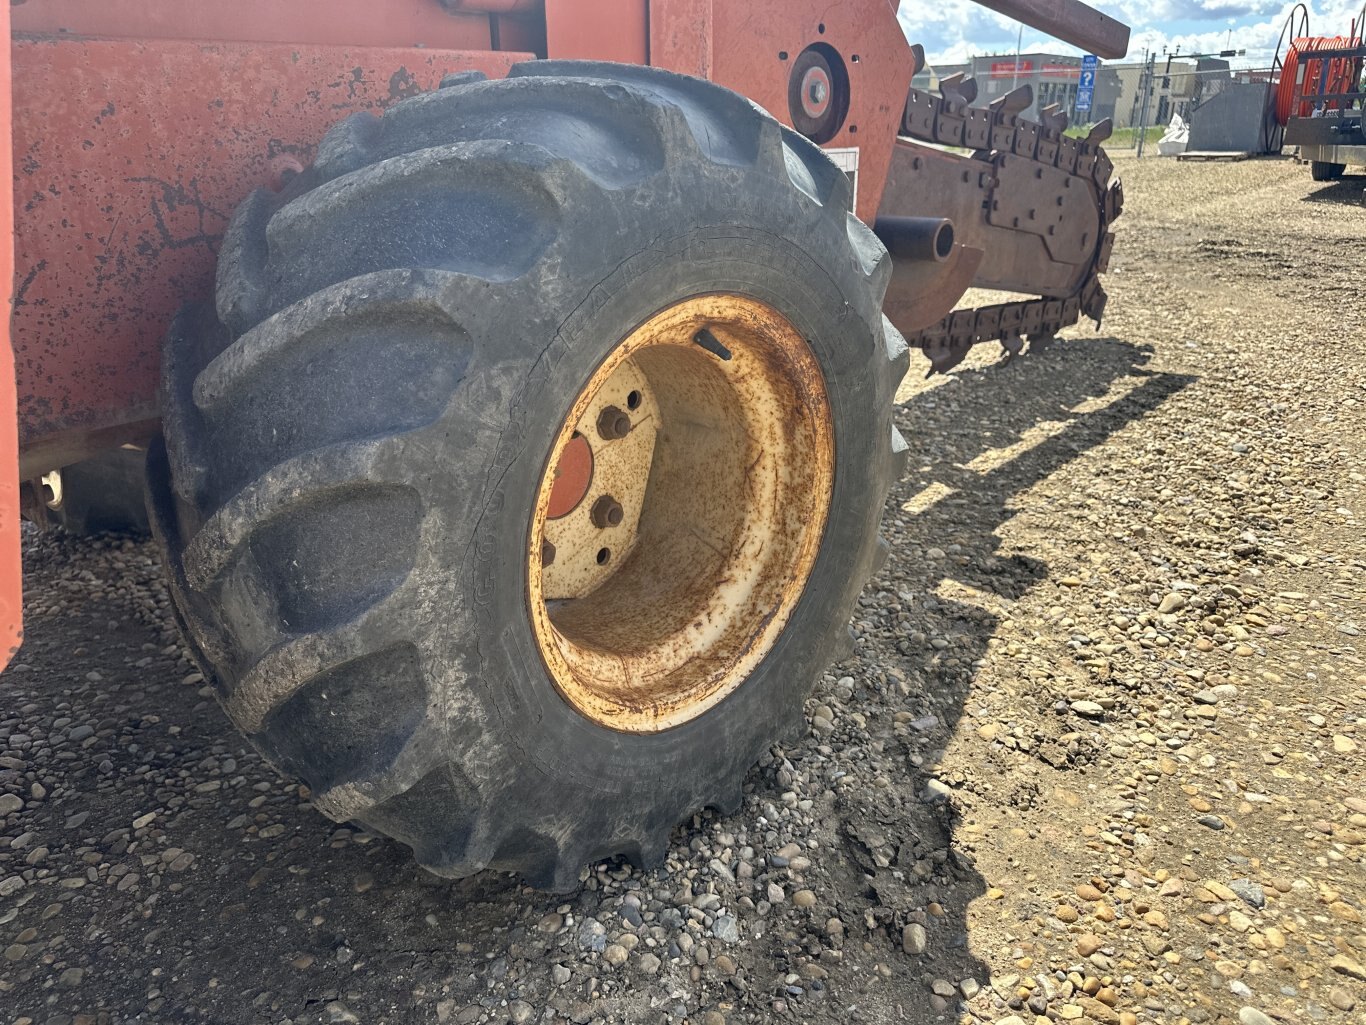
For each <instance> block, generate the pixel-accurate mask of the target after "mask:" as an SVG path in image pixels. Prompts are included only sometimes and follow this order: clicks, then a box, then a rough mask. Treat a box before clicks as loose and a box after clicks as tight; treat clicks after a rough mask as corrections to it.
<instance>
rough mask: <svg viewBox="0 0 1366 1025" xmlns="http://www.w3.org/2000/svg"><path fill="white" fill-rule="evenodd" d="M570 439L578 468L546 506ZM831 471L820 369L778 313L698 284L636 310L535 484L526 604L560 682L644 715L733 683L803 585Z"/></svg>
mask: <svg viewBox="0 0 1366 1025" xmlns="http://www.w3.org/2000/svg"><path fill="white" fill-rule="evenodd" d="M604 413H606V414H607V416H606V418H605V419H604ZM623 414H624V415H625V416H626V417H628V418H629V420H630V424H629V427H626V425H625V424H624V422H623V421H621V420H620V416H621V415H623ZM603 422H611V423H613V424H615V425H616V426H615V428H614V429H612V430H609V431H603V430H601V429H600V425H601V423H603ZM584 439H586V440H587V442H588V444H589V445H590V446H591V449H592V463H591V466H592V480H591V484H590V486H589V488H588V491H587V493H586V494H585V495H583V496H582V500H580V501H578V502H577V503H576V505H575V507H574V508H573V509H572V510H571V511H569V512H568V513H561V515H559V516H558V517H556V516H554V513H557V512H560V511H561V509H562V508H563V503H562V502H561V501H560V500H559V498H558V496H555V497H552V496H553V493H554V492H555V484H556V480H557V477H559V478H561V479H562V478H563V476H564V474H563V472H562V464H563V463H564V462H565V461H566V460H567V461H568V462H570V463H578V462H581V461H582V459H583V454H582V452H578V451H576V449H577V448H579V447H580V446H581V444H582V441H583V440H584ZM833 485H834V432H833V428H832V425H831V417H830V404H829V399H828V397H827V394H826V390H825V383H824V380H823V378H822V376H821V372H820V368H819V366H818V365H817V363H816V360H815V357H814V356H813V355H812V353H811V350H810V349H809V347H808V346H807V344H806V342H805V340H804V339H803V338H802V336H801V335H800V334H799V333H798V332H797V330H796V329H795V328H794V327H793V326H792V325H791V323H789V322H788V321H787V319H786V318H785V317H783V316H782V314H780V313H778V312H777V311H776V310H774V309H773V308H772V307H770V306H768V305H766V304H764V303H761V302H758V301H757V300H754V299H750V298H746V297H743V296H737V295H730V294H712V295H704V296H696V297H693V298H691V299H687V300H684V301H682V302H680V303H677V304H675V305H673V306H670V307H668V308H666V309H664V310H661V311H660V312H658V313H656V314H655V315H654V316H652V317H651V318H650V319H649V320H647V321H646V322H645V323H644V324H642V325H641V326H640V327H639V328H637V329H636V330H635V331H633V332H632V333H631V334H630V335H629V336H628V337H627V338H626V339H625V340H623V341H622V342H621V343H620V344H619V345H618V346H617V347H616V348H615V349H614V350H613V351H612V352H611V353H610V354H609V355H608V357H607V359H606V360H604V361H603V363H602V365H601V366H600V367H599V368H598V369H597V371H596V372H595V373H594V374H593V376H592V377H591V378H590V379H589V381H588V383H587V384H586V385H585V386H584V388H583V390H582V391H581V392H580V393H579V396H578V398H577V399H576V400H575V402H574V405H573V406H572V408H571V409H570V411H569V413H568V415H567V416H566V417H565V420H564V422H563V424H562V425H561V427H560V431H559V433H558V435H557V437H556V439H555V442H554V445H553V447H552V449H551V452H550V453H549V454H548V456H547V459H546V464H545V470H544V471H543V475H542V481H541V486H540V489H539V492H538V495H537V499H536V506H535V510H534V513H533V516H532V523H531V530H530V535H529V538H528V545H527V580H528V595H527V597H528V606H529V613H530V616H531V622H532V627H533V632H534V634H535V638H536V644H537V648H538V649H539V651H540V655H541V658H542V660H543V661H544V663H545V666H546V668H547V670H548V671H549V673H550V676H551V679H552V681H553V682H554V684H555V687H556V689H557V690H558V691H559V693H560V694H561V696H562V697H563V698H564V699H565V700H566V701H567V702H569V704H570V705H571V706H573V707H574V708H575V709H576V710H577V711H578V712H580V713H581V714H582V715H584V716H586V717H587V718H589V719H591V720H592V721H594V722H596V723H599V724H601V725H603V726H607V727H609V728H611V729H615V730H620V731H623V732H629V733H653V732H658V731H661V730H666V729H669V728H671V727H673V726H677V725H680V724H681V723H684V722H687V721H688V720H690V719H693V718H695V717H696V716H698V715H701V714H702V713H703V712H705V711H706V710H707V709H709V708H711V707H713V706H715V705H716V704H717V703H718V702H720V701H721V700H722V699H724V698H725V697H726V696H727V695H729V694H731V693H732V692H734V691H735V689H736V688H737V687H739V686H740V684H741V683H743V682H744V680H745V678H746V677H748V676H749V674H750V673H751V672H752V671H753V670H754V668H755V667H756V666H757V665H758V664H759V662H760V661H761V660H762V659H763V658H764V656H765V655H766V654H767V653H768V652H769V651H770V650H771V649H772V647H773V645H774V644H775V643H776V642H777V640H778V638H779V636H780V635H781V634H782V631H783V628H784V627H785V626H786V624H787V620H788V617H789V616H790V615H791V613H792V610H793V608H794V607H795V606H796V604H797V601H798V599H799V598H800V597H801V595H802V592H803V591H804V590H805V588H806V584H807V580H808V578H809V576H810V574H811V569H812V567H813V565H814V564H815V560H816V554H817V552H818V551H819V549H820V542H821V537H822V535H823V533H824V530H825V522H826V518H827V514H828V512H829V505H830V495H831V491H832V489H833ZM561 493H563V487H561ZM608 499H610V502H609V501H605V500H608ZM552 506H554V508H553V509H552ZM608 508H610V509H615V510H617V512H616V513H615V514H614V515H613V516H612V517H610V518H604V516H603V515H602V511H603V510H604V509H608ZM595 509H596V510H597V511H598V513H597V515H596V516H595V515H594V512H593V510H595ZM547 552H549V553H553V555H551V556H550V557H549V558H547Z"/></svg>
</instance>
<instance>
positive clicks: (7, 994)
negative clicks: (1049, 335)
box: [0, 157, 1366, 1025]
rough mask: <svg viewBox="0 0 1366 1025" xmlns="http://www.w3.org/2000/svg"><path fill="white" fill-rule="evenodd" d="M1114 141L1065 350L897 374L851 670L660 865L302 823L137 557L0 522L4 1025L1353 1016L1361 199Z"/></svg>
mask: <svg viewBox="0 0 1366 1025" xmlns="http://www.w3.org/2000/svg"><path fill="white" fill-rule="evenodd" d="M1119 163H1120V170H1121V173H1122V174H1123V175H1124V177H1125V185H1126V187H1127V191H1128V195H1129V209H1128V210H1127V211H1126V214H1125V216H1124V218H1123V219H1122V221H1121V224H1120V228H1121V231H1120V239H1119V243H1118V245H1117V247H1116V256H1115V260H1114V263H1113V266H1112V270H1111V273H1110V276H1109V279H1108V285H1109V288H1110V291H1111V306H1110V311H1111V313H1110V317H1109V319H1108V320H1107V321H1106V323H1105V326H1104V328H1103V330H1101V331H1100V332H1091V331H1089V330H1082V329H1077V330H1074V331H1072V332H1070V335H1069V337H1068V338H1066V339H1064V340H1061V341H1059V342H1058V343H1056V344H1055V345H1053V346H1052V347H1051V348H1050V349H1049V350H1048V351H1046V352H1044V353H1040V354H1036V355H1033V356H1030V357H1026V358H1024V359H1020V360H1016V361H1014V362H1012V363H1010V364H1009V365H1004V366H1002V365H999V364H995V363H993V362H992V360H993V359H994V357H993V354H991V353H983V354H982V355H981V357H980V358H978V357H974V358H973V359H972V360H970V361H969V362H968V363H967V364H965V365H964V366H963V367H961V368H959V370H958V371H956V372H955V373H953V374H951V375H949V376H948V377H942V378H938V379H935V380H932V381H929V382H923V381H911V382H908V385H907V386H906V388H905V389H903V393H902V395H901V399H902V405H901V409H900V415H899V420H900V425H901V428H902V431H903V433H905V435H906V436H907V437H908V438H909V439H911V441H912V446H913V450H914V453H915V455H914V457H913V459H912V461H911V464H910V467H909V471H908V474H907V478H906V479H905V480H904V481H902V482H901V484H900V486H899V487H898V488H897V489H896V492H895V494H894V495H893V498H892V500H891V502H890V503H889V506H888V526H889V528H890V530H889V533H890V536H891V539H892V540H893V542H894V549H893V555H892V558H891V559H890V560H889V563H888V565H887V567H886V569H885V570H884V571H883V573H882V574H881V576H880V577H879V578H878V579H877V580H876V581H875V582H874V584H873V585H872V586H870V587H869V589H868V590H867V592H866V593H865V595H864V597H863V599H862V605H861V608H860V611H859V614H858V617H857V619H856V621H855V628H856V631H857V633H858V642H857V645H856V654H855V656H854V657H853V658H852V659H851V660H849V661H848V662H846V663H844V664H842V665H840V666H837V667H835V668H834V669H833V670H832V671H831V672H830V673H829V674H828V675H827V676H826V677H825V678H824V680H823V682H822V683H821V685H820V687H819V689H818V691H817V693H816V695H815V696H814V697H813V699H812V701H811V702H810V705H809V707H808V712H809V719H810V731H809V733H808V734H807V735H806V736H805V737H804V738H803V739H802V741H801V742H800V743H799V744H796V745H795V746H793V747H791V748H789V749H786V750H775V751H774V752H773V753H772V755H771V757H769V758H768V759H767V760H766V761H765V762H764V764H762V765H761V766H759V767H757V768H756V769H755V770H754V771H753V772H752V773H751V774H750V777H749V779H748V781H747V784H746V791H747V799H746V801H745V804H744V807H743V808H742V810H741V811H740V812H739V813H738V814H736V815H734V816H731V817H729V818H722V817H717V816H713V815H703V816H700V817H698V818H697V819H695V820H694V821H692V822H691V823H689V824H686V825H685V826H683V827H681V828H680V829H678V830H677V831H676V832H675V835H674V842H673V845H672V847H671V850H670V854H669V858H668V861H667V864H666V865H665V866H664V867H663V868H661V869H659V870H658V871H654V872H650V873H645V874H642V873H638V872H633V871H632V870H630V869H629V868H627V867H625V866H623V865H620V864H604V865H598V866H595V867H594V868H593V869H592V870H591V871H590V872H588V873H586V875H585V881H584V884H583V886H582V888H581V889H580V890H579V891H578V892H576V893H574V894H572V895H570V896H567V897H563V896H561V897H554V896H548V895H546V894H542V893H538V892H535V891H531V890H528V889H526V888H525V887H523V886H522V885H520V884H519V882H518V881H517V880H516V879H513V878H509V877H505V876H497V875H492V874H487V873H486V874H485V875H483V876H480V877H476V878H474V879H470V880H464V881H461V882H458V883H451V882H448V881H445V880H440V879H437V878H435V877H431V876H428V875H426V874H425V873H423V872H422V871H421V870H419V869H416V868H415V867H413V866H412V865H411V864H410V862H409V860H408V858H407V856H406V852H405V849H404V848H402V847H401V846H399V845H398V844H395V843H391V842H388V841H386V840H383V839H380V838H376V837H372V836H369V835H367V834H365V833H362V832H357V831H355V830H353V829H350V828H345V827H342V828H338V827H337V826H335V825H333V824H331V823H328V822H327V821H326V820H324V819H323V818H322V817H321V816H319V815H318V814H316V813H315V812H313V811H312V809H311V808H310V807H309V804H308V799H307V794H306V793H305V792H301V790H300V789H299V788H298V787H297V786H296V785H294V784H292V783H290V782H289V781H287V780H284V779H281V778H280V777H279V776H277V775H276V774H275V773H274V771H273V770H272V769H271V768H270V767H269V766H268V765H266V764H264V763H263V762H262V760H261V759H260V758H259V757H258V756H257V755H255V754H254V753H253V752H252V751H251V750H250V749H249V748H248V747H247V746H246V745H245V744H244V743H243V742H242V741H241V740H240V739H239V738H238V736H237V735H236V734H235V733H233V732H232V731H231V729H230V728H229V726H228V725H227V723H226V721H225V719H224V718H223V717H222V716H221V714H220V713H219V712H218V710H217V709H216V708H215V707H214V703H213V701H212V699H211V696H210V692H209V690H208V689H207V688H206V687H205V686H204V682H203V680H202V679H201V678H200V677H199V676H198V674H196V673H195V672H194V670H193V667H192V666H191V665H190V663H189V662H188V661H187V659H186V657H185V654H184V652H183V650H182V648H181V647H180V645H179V643H178V640H177V637H176V634H175V631H174V628H173V626H172V623H171V618H170V614H169V611H168V608H167V604H166V595H165V590H164V588H163V585H162V581H161V577H160V571H159V567H158V564H157V559H156V555H155V552H154V550H153V548H152V546H151V545H150V544H148V543H145V542H137V541H133V540H127V539H121V538H113V539H109V538H106V539H96V540H73V539H70V538H66V537H63V536H46V537H39V536H30V537H29V538H28V539H27V541H26V548H25V561H26V572H27V582H28V596H27V600H28V608H27V614H28V640H27V642H26V644H25V646H24V649H23V650H22V651H21V652H20V655H19V657H18V659H17V661H16V663H15V664H14V665H12V666H11V667H10V669H9V670H8V671H6V672H5V673H4V675H3V676H0V948H3V958H0V1019H3V1020H4V1021H12V1022H16V1023H24V1025H27V1023H30V1022H51V1023H73V1022H79V1023H91V1022H124V1021H147V1022H181V1021H193V1020H202V1021H211V1022H223V1023H236V1022H242V1023H247V1022H252V1023H254V1022H262V1023H283V1022H300V1023H302V1022H366V1023H373V1022H452V1023H466V1025H467V1023H474V1022H498V1023H501V1022H505V1021H511V1022H515V1023H524V1022H564V1021H572V1022H576V1023H583V1022H609V1021H610V1022H631V1023H637V1022H661V1023H662V1022H671V1023H682V1022H692V1023H705V1025H722V1023H725V1022H732V1023H735V1022H757V1021H765V1022H767V1021H789V1020H790V1021H793V1022H820V1023H827V1022H840V1023H855V1022H870V1023H872V1022H900V1021H910V1022H953V1021H959V1022H971V1021H986V1022H1002V1023H1004V1025H1030V1023H1037V1025H1047V1023H1048V1022H1050V1021H1058V1020H1061V1021H1064V1022H1066V1021H1071V1020H1074V1019H1075V1020H1084V1021H1085V1020H1089V1021H1092V1022H1097V1023H1100V1025H1136V1023H1137V1022H1164V1023H1165V1022H1171V1023H1183V1022H1214V1021H1232V1020H1234V1019H1237V1020H1239V1021H1240V1023H1241V1025H1268V1023H1269V1022H1273V1021H1274V1022H1287V1023H1300V1022H1317V1021H1326V1022H1343V1023H1361V1022H1366V968H1363V962H1366V926H1363V924H1362V913H1363V908H1366V871H1363V865H1362V862H1363V856H1366V797H1364V796H1363V795H1364V794H1366V786H1364V785H1363V784H1366V751H1363V748H1366V663H1364V662H1363V652H1362V638H1361V632H1362V630H1364V629H1366V601H1364V600H1363V599H1364V598H1366V587H1364V586H1363V577H1366V543H1363V540H1362V529H1361V526H1360V520H1361V519H1362V518H1363V517H1366V497H1364V494H1366V488H1364V485H1366V465H1364V463H1363V453H1366V423H1364V422H1363V421H1364V420H1366V369H1363V368H1364V367H1366V305H1363V302H1362V292H1361V268H1362V267H1363V266H1366V241H1363V240H1364V239H1366V209H1363V207H1362V206H1360V205H1359V203H1358V198H1359V196H1360V190H1361V187H1362V185H1363V184H1366V182H1363V181H1362V180H1361V179H1357V180H1355V181H1351V182H1343V183H1339V184H1336V185H1331V186H1324V185H1318V184H1315V183H1312V182H1311V181H1310V180H1309V174H1308V170H1307V168H1304V167H1297V166H1294V165H1292V164H1290V163H1288V162H1262V161H1249V162H1247V163H1241V164H1228V165H1225V164H1203V165H1202V164H1193V165H1192V164H1175V163H1169V162H1162V161H1158V160H1147V161H1144V162H1142V163H1141V164H1140V163H1136V162H1134V161H1133V160H1132V158H1130V159H1128V160H1126V159H1124V158H1123V157H1121V158H1120V161H1119Z"/></svg>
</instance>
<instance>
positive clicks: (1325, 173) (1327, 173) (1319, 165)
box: [1309, 160, 1347, 182]
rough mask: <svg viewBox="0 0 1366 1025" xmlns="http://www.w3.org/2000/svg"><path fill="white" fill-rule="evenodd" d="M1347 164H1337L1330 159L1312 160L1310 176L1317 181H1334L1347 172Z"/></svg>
mask: <svg viewBox="0 0 1366 1025" xmlns="http://www.w3.org/2000/svg"><path fill="white" fill-rule="evenodd" d="M1346 170H1347V165H1346V164H1335V163H1332V162H1331V161H1328V160H1311V161H1310V162H1309V177H1310V178H1312V179H1313V180H1314V181H1316V182H1334V181H1337V180H1338V179H1339V178H1341V177H1342V176H1343V173H1344V172H1346Z"/></svg>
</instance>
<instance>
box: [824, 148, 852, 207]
mask: <svg viewBox="0 0 1366 1025" xmlns="http://www.w3.org/2000/svg"><path fill="white" fill-rule="evenodd" d="M825 155H826V156H827V157H829V158H830V159H831V160H833V161H834V162H835V166H836V167H838V168H839V169H840V170H841V171H843V172H844V173H845V174H846V175H848V177H849V185H850V186H851V188H852V189H853V192H854V201H853V207H854V209H855V210H857V209H858V147H857V146H832V147H831V148H829V149H827V150H826V151H825Z"/></svg>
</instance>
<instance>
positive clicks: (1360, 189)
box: [1300, 174, 1366, 207]
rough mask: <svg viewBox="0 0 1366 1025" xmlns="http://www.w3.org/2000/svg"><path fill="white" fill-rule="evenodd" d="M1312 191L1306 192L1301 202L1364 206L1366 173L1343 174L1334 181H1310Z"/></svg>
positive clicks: (1365, 203)
mask: <svg viewBox="0 0 1366 1025" xmlns="http://www.w3.org/2000/svg"><path fill="white" fill-rule="evenodd" d="M1310 184H1312V185H1313V186H1314V191H1313V192H1310V193H1307V194H1306V195H1305V196H1304V198H1303V199H1301V200H1300V202H1302V203H1332V204H1334V205H1338V206H1354V207H1362V206H1366V175H1360V174H1358V175H1350V174H1349V175H1344V176H1343V177H1341V178H1339V179H1338V180H1337V181H1335V182H1329V183H1328V184H1326V185H1322V186H1321V185H1320V183H1319V182H1311V183H1310Z"/></svg>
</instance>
